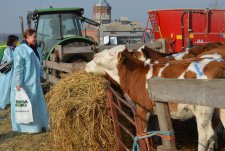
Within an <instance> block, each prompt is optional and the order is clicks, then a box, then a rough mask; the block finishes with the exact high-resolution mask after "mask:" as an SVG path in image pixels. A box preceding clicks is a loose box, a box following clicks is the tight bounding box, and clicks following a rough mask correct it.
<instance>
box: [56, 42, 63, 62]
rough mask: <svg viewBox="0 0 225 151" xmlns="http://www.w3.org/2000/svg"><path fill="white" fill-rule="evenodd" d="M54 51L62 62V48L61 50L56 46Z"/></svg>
mask: <svg viewBox="0 0 225 151" xmlns="http://www.w3.org/2000/svg"><path fill="white" fill-rule="evenodd" d="M55 49H56V50H57V52H58V57H59V60H60V61H62V60H63V48H62V45H57V46H56V48H55Z"/></svg>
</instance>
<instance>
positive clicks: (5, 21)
mask: <svg viewBox="0 0 225 151" xmlns="http://www.w3.org/2000/svg"><path fill="white" fill-rule="evenodd" d="M107 1H108V2H109V4H110V5H111V7H112V20H115V19H117V18H119V17H121V16H127V17H128V18H129V20H133V21H141V22H142V25H143V26H145V24H146V20H147V12H148V10H154V9H165V8H220V9H225V0H107ZM97 2H98V0H1V5H0V33H19V32H20V24H19V16H22V17H24V18H26V14H27V12H28V11H33V10H35V9H40V8H48V7H49V6H52V7H55V8H57V7H82V8H84V10H85V13H84V15H85V16H86V17H89V18H93V15H92V12H93V5H94V4H95V3H97ZM24 23H25V22H24ZM25 27H26V26H25Z"/></svg>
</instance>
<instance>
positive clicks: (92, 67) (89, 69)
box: [85, 60, 105, 74]
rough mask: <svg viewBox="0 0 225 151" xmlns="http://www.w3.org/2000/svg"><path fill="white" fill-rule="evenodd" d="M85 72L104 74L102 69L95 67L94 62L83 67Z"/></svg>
mask: <svg viewBox="0 0 225 151" xmlns="http://www.w3.org/2000/svg"><path fill="white" fill-rule="evenodd" d="M85 71H86V72H92V73H100V74H105V71H104V68H102V67H101V66H99V65H97V64H96V63H95V61H94V60H92V61H90V62H88V63H87V64H86V67H85Z"/></svg>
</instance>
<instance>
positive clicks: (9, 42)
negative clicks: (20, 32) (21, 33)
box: [7, 35, 19, 46]
mask: <svg viewBox="0 0 225 151" xmlns="http://www.w3.org/2000/svg"><path fill="white" fill-rule="evenodd" d="M18 39H19V38H18V37H17V36H15V35H9V37H8V40H7V46H13V43H14V42H15V41H17V40H18Z"/></svg>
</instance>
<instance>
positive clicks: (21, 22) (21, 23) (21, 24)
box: [19, 16, 24, 36]
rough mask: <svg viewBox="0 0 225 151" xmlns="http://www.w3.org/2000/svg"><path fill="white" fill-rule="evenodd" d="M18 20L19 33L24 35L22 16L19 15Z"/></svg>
mask: <svg viewBox="0 0 225 151" xmlns="http://www.w3.org/2000/svg"><path fill="white" fill-rule="evenodd" d="M19 20H20V28H21V34H22V36H23V35H24V26H23V17H21V16H19Z"/></svg>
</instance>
